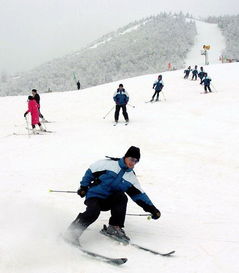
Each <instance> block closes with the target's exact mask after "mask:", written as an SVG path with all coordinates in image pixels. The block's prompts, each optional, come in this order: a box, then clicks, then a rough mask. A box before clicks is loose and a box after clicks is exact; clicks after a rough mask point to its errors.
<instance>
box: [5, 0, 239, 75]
mask: <svg viewBox="0 0 239 273" xmlns="http://www.w3.org/2000/svg"><path fill="white" fill-rule="evenodd" d="M162 11H166V12H169V11H171V12H179V11H182V12H184V13H186V12H189V13H191V14H192V15H193V16H208V15H225V14H233V15H235V14H239V1H238V0H220V1H219V0H206V1H200V0H180V1H177V0H166V1H165V0H164V1H161V0H0V73H1V72H2V71H6V72H8V73H13V72H18V71H23V70H27V69H30V68H32V67H34V66H36V65H39V64H41V63H44V62H46V61H49V60H51V59H53V58H55V57H60V56H63V55H65V54H67V53H71V52H73V51H75V50H78V49H80V48H81V47H83V46H85V45H86V44H88V43H89V42H91V41H93V40H95V39H97V38H99V37H100V36H102V35H103V34H106V33H108V32H110V31H113V30H116V29H117V28H118V27H121V26H124V25H126V24H128V23H130V22H131V21H134V20H137V19H141V18H143V17H146V16H150V15H156V14H158V13H160V12H162Z"/></svg>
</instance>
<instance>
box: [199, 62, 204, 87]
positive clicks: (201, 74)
mask: <svg viewBox="0 0 239 273" xmlns="http://www.w3.org/2000/svg"><path fill="white" fill-rule="evenodd" d="M204 76H205V72H204V71H203V67H202V66H201V67H200V72H199V73H198V77H199V79H200V80H201V81H200V84H202V79H203V78H204Z"/></svg>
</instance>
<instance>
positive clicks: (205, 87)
mask: <svg viewBox="0 0 239 273" xmlns="http://www.w3.org/2000/svg"><path fill="white" fill-rule="evenodd" d="M207 89H208V91H209V92H212V91H211V88H210V85H204V90H205V92H207Z"/></svg>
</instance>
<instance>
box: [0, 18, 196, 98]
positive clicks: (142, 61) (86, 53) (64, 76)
mask: <svg viewBox="0 0 239 273" xmlns="http://www.w3.org/2000/svg"><path fill="white" fill-rule="evenodd" d="M195 35H196V27H195V24H194V22H192V21H188V20H186V17H185V16H184V15H183V14H181V13H180V14H177V15H176V14H175V15H172V14H167V13H160V14H159V15H157V16H151V17H149V18H144V19H142V20H139V21H135V22H133V23H130V24H128V25H127V26H124V27H123V28H120V29H118V30H117V31H115V32H113V33H109V34H107V35H104V36H103V37H102V38H100V39H98V40H97V41H95V42H94V43H92V44H91V45H90V46H89V47H87V48H85V49H82V50H80V51H78V52H73V53H72V54H69V55H67V56H63V57H62V58H58V59H55V60H51V61H49V62H48V63H45V64H42V65H41V66H39V67H36V68H35V69H33V70H31V71H28V72H27V73H23V74H21V75H19V76H18V77H15V78H11V79H9V81H8V82H6V83H3V84H0V95H2V96H3V95H24V94H26V92H27V90H31V89H33V88H37V89H38V90H40V91H41V92H46V91H47V90H48V89H49V88H50V89H51V90H52V91H69V90H72V89H74V88H76V87H75V86H76V81H77V80H78V79H79V80H80V82H81V87H82V88H86V87H92V86H96V85H99V84H104V83H108V82H113V81H116V80H119V79H124V78H129V77H134V76H139V75H145V74H151V73H156V72H157V71H165V70H167V68H168V63H171V64H172V65H173V67H175V68H177V69H179V68H183V66H184V60H185V58H186V54H187V53H188V52H189V50H190V49H191V47H192V45H193V40H194V37H195Z"/></svg>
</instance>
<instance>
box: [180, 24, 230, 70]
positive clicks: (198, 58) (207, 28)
mask: <svg viewBox="0 0 239 273" xmlns="http://www.w3.org/2000/svg"><path fill="white" fill-rule="evenodd" d="M195 23H196V27H197V35H196V37H195V41H194V46H193V48H192V50H191V51H190V52H189V54H188V56H187V59H186V61H185V63H186V65H187V66H189V65H191V66H192V67H193V66H194V65H204V64H205V57H204V55H200V54H201V53H200V52H201V50H202V49H203V45H210V46H211V48H210V50H209V51H208V56H209V58H208V60H209V63H210V64H216V63H219V62H220V60H219V57H220V56H221V55H222V52H223V50H224V49H225V47H226V44H225V38H224V36H223V35H222V33H221V31H220V29H219V27H218V25H217V24H209V23H205V22H202V21H198V20H195Z"/></svg>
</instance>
